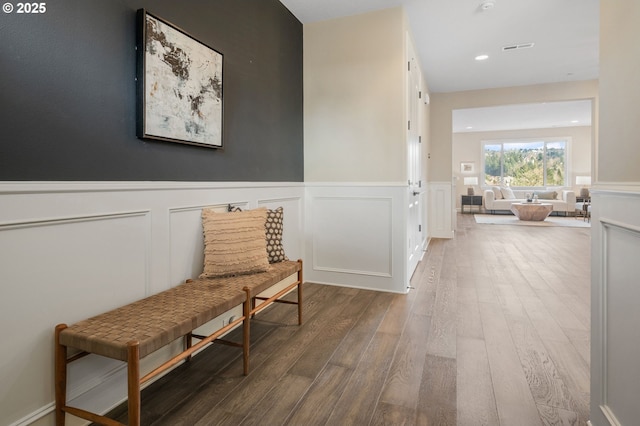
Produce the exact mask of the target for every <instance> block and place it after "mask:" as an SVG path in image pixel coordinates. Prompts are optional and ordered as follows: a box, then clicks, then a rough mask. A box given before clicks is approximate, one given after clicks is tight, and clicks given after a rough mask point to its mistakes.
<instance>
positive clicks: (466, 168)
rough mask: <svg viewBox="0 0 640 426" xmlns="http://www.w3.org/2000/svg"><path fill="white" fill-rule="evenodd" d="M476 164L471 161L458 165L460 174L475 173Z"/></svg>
mask: <svg viewBox="0 0 640 426" xmlns="http://www.w3.org/2000/svg"><path fill="white" fill-rule="evenodd" d="M475 171H476V163H474V162H473V161H463V162H461V163H460V173H475Z"/></svg>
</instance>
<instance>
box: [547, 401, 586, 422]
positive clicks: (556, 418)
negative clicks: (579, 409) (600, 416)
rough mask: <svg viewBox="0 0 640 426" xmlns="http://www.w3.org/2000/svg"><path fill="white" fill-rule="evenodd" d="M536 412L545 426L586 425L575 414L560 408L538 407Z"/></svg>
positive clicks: (583, 420)
mask: <svg viewBox="0 0 640 426" xmlns="http://www.w3.org/2000/svg"><path fill="white" fill-rule="evenodd" d="M538 411H539V412H540V418H541V419H542V423H543V424H544V425H545V426H586V424H587V422H586V420H585V419H583V418H580V416H578V414H577V413H574V412H573V411H568V410H563V409H562V408H557V407H548V406H546V405H538Z"/></svg>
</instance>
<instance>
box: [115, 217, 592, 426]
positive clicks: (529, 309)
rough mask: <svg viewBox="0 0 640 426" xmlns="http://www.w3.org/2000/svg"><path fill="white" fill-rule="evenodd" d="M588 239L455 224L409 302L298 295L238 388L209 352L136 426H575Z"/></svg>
mask: <svg viewBox="0 0 640 426" xmlns="http://www.w3.org/2000/svg"><path fill="white" fill-rule="evenodd" d="M589 239H590V236H589V229H580V228H560V227H553V228H541V227H526V226H508V225H477V224H476V223H475V221H474V220H473V215H458V231H457V233H456V238H455V239H453V240H434V241H432V242H431V243H430V245H429V249H428V251H427V253H426V255H425V257H424V259H423V261H422V262H421V263H420V265H419V266H418V269H417V270H416V272H415V274H414V277H413V278H412V281H411V283H412V286H413V287H414V289H412V290H411V291H410V293H409V294H408V295H397V294H390V293H377V292H373V291H365V290H356V289H349V288H340V287H331V286H323V285H317V284H306V286H305V320H304V324H303V325H302V326H297V325H296V308H295V307H294V306H289V305H276V306H274V307H273V308H271V309H269V310H267V311H265V312H264V313H262V314H260V315H259V316H258V317H257V318H256V319H255V321H254V323H253V326H252V332H253V336H252V341H253V344H252V347H251V372H250V374H249V375H248V376H246V377H245V376H243V375H242V362H241V358H240V353H239V351H238V350H237V349H235V348H230V347H227V346H221V345H215V346H211V347H210V348H209V349H207V350H206V352H205V353H203V354H202V355H199V356H197V357H196V358H195V359H194V360H193V361H192V362H191V363H189V364H187V365H183V366H181V367H179V368H178V369H176V370H175V371H174V372H172V373H171V374H169V375H168V376H166V377H164V378H162V379H161V380H160V381H158V382H156V383H154V384H153V385H152V386H150V387H149V388H148V389H146V390H145V391H144V392H143V399H142V410H143V424H145V425H217V424H222V425H281V424H288V425H455V424H458V425H503V426H512V425H542V424H544V425H584V424H586V421H587V420H588V413H589V318H590V316H589V309H590V305H589V287H590V267H589ZM282 323H284V325H283V324H282ZM124 410H126V407H124V408H121V409H120V410H119V411H117V412H118V413H119V414H120V420H121V421H125V422H126V411H124Z"/></svg>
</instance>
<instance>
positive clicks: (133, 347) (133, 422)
mask: <svg viewBox="0 0 640 426" xmlns="http://www.w3.org/2000/svg"><path fill="white" fill-rule="evenodd" d="M127 347H128V349H127V383H128V386H127V390H128V396H129V410H128V411H129V426H140V343H139V342H138V341H132V342H129V343H128V344H127Z"/></svg>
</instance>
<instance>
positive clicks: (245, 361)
mask: <svg viewBox="0 0 640 426" xmlns="http://www.w3.org/2000/svg"><path fill="white" fill-rule="evenodd" d="M243 290H244V291H245V292H246V293H247V298H246V300H245V301H244V303H243V304H242V308H243V311H244V312H243V315H244V320H243V321H242V366H243V370H244V375H245V376H246V375H247V374H249V346H250V341H251V334H250V333H251V326H250V324H251V305H252V301H253V299H252V297H251V289H249V287H245V288H244V289H243Z"/></svg>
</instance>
